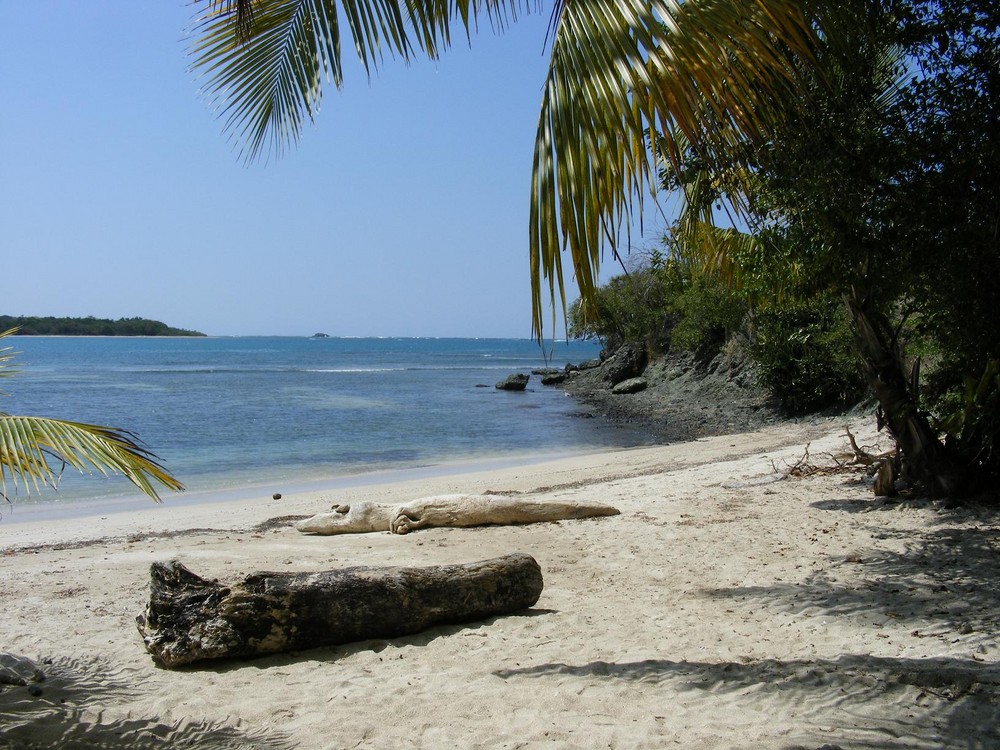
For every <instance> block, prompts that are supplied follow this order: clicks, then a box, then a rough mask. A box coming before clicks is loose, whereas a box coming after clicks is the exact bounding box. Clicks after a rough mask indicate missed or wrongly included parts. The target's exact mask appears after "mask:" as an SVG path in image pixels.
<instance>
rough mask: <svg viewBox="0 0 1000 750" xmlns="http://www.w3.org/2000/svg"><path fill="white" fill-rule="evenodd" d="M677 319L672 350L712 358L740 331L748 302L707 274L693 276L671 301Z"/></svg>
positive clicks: (672, 332) (672, 339)
mask: <svg viewBox="0 0 1000 750" xmlns="http://www.w3.org/2000/svg"><path fill="white" fill-rule="evenodd" d="M670 310H671V313H672V319H673V320H674V321H675V323H674V326H673V330H672V331H671V336H670V345H671V349H674V350H675V351H690V352H694V353H695V354H697V355H698V356H699V357H701V358H703V359H710V358H711V357H713V356H714V355H715V354H717V353H718V352H719V350H721V349H722V347H723V345H724V344H725V343H726V342H727V341H728V340H729V339H730V337H731V336H732V334H734V333H735V332H736V331H737V330H739V328H740V326H741V325H742V323H743V321H744V319H745V318H746V314H747V305H746V303H745V302H744V301H743V300H742V299H741V298H740V296H739V295H738V294H737V293H736V292H734V291H733V290H732V289H731V288H730V287H729V286H727V285H726V284H723V283H722V282H721V281H719V280H718V279H716V278H714V277H712V276H708V275H692V276H691V277H690V278H689V279H688V280H687V283H686V284H684V286H683V287H682V289H681V290H680V292H679V293H678V294H677V295H676V296H675V297H674V298H673V300H671V305H670Z"/></svg>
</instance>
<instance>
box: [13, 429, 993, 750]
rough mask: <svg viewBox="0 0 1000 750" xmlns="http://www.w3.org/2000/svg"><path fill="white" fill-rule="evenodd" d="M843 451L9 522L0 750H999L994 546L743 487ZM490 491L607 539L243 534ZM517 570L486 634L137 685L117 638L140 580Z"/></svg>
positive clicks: (640, 464) (779, 447)
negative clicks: (42, 670) (505, 607)
mask: <svg viewBox="0 0 1000 750" xmlns="http://www.w3.org/2000/svg"><path fill="white" fill-rule="evenodd" d="M855 428H856V430H858V429H859V431H860V433H861V436H862V442H867V443H869V444H870V443H871V442H872V440H873V439H874V436H873V431H872V429H871V428H866V427H865V426H863V425H860V426H859V425H855ZM842 434H843V430H842V426H841V425H840V424H839V423H833V422H826V423H818V424H804V425H778V426H775V427H773V428H769V429H767V430H763V431H760V432H756V433H751V434H745V435H735V436H727V437H720V438H712V439H707V440H699V441H697V442H694V443H688V444H679V445H672V446H665V447H659V448H645V449H637V450H629V451H622V452H613V453H602V454H598V455H591V456H585V457H575V458H569V459H562V460H559V461H555V462H553V463H548V464H539V465H533V466H527V467H523V468H510V469H503V470H499V471H490V472H484V473H479V474H466V475H460V476H452V477H438V478H432V479H422V480H418V481H411V482H404V483H398V484H393V485H384V486H375V487H362V488H357V489H354V490H349V491H337V492H336V493H316V494H313V495H303V496H292V497H285V498H284V499H282V500H279V501H272V500H269V499H268V500H266V501H261V500H259V499H254V500H248V501H245V502H230V503H226V504H224V505H216V506H184V507H171V506H170V504H169V502H168V503H167V504H166V505H165V506H163V507H157V508H143V510H142V512H136V513H123V514H116V515H109V516H106V517H103V518H102V517H96V518H89V519H66V520H62V521H48V522H45V523H44V524H40V523H18V524H3V523H2V522H0V554H2V556H0V559H2V563H3V567H2V575H0V601H2V614H0V618H2V619H0V623H2V626H0V628H2V633H3V637H2V641H0V648H3V649H6V650H8V651H12V652H15V653H19V654H23V655H26V656H29V657H32V658H37V659H45V658H51V659H52V660H53V663H52V664H51V665H50V666H49V667H48V669H49V672H50V675H51V676H50V679H49V680H48V681H47V682H45V683H43V684H42V687H43V693H42V695H41V696H38V697H32V696H30V695H28V693H27V689H26V688H24V687H17V688H9V689H7V690H5V691H4V692H2V693H0V747H48V746H52V747H90V746H94V745H98V746H100V747H106V748H118V747H121V748H126V747H127V748H133V747H156V748H166V747H178V746H185V747H188V746H196V747H205V748H246V747H260V748H264V747H298V748H306V749H308V748H349V747H377V748H401V747H403V748H405V747H422V748H448V747H458V748H476V747H483V748H514V747H518V748H520V747H543V746H544V747H547V748H548V747H554V748H597V747H601V748H604V747H611V748H636V747H649V748H663V747H681V748H736V747H739V748H747V747H749V748H758V747H759V748H798V747H802V748H819V747H822V746H826V747H829V748H833V747H840V748H845V749H846V748H937V747H963V748H986V747H1000V729H998V726H1000V688H998V685H1000V669H998V667H997V657H998V655H1000V640H998V637H997V634H996V633H997V621H998V618H1000V607H998V604H1000V587H998V582H1000V575H998V573H1000V568H998V562H997V561H998V559H1000V557H998V555H997V552H998V549H997V547H998V538H1000V537H998V536H997V531H998V524H997V523H996V522H995V521H994V520H993V519H992V518H991V517H989V516H988V515H986V514H984V513H983V514H979V513H977V511H975V510H963V511H943V510H941V509H940V508H938V506H936V505H934V504H931V503H927V502H914V503H906V504H895V503H892V504H884V503H878V502H876V501H875V499H874V498H873V496H872V495H871V494H870V491H869V490H868V489H867V488H866V487H865V486H864V485H863V484H862V481H861V480H862V475H861V474H831V475H813V476H810V477H808V478H805V479H795V478H788V479H784V480H782V481H777V482H765V481H761V480H762V479H765V478H766V477H768V475H770V474H771V473H772V464H775V465H777V466H779V467H781V466H784V465H786V464H790V463H794V462H795V461H796V460H797V459H798V458H799V457H800V456H801V455H802V451H803V447H804V446H805V444H806V443H807V442H810V441H811V443H812V445H811V455H812V462H813V463H814V464H829V463H830V462H831V460H830V458H829V456H826V455H823V454H824V453H839V452H841V451H843V450H844V449H845V446H846V441H845V440H844V439H843V438H842V437H841V435H842ZM485 490H516V491H521V492H527V493H535V494H537V495H538V496H543V497H552V498H560V499H565V498H574V499H577V500H579V501H581V502H588V501H593V502H605V503H610V504H613V505H616V506H617V507H618V508H620V509H621V511H622V514H621V515H620V516H616V517H611V518H598V519H590V520H583V521H564V522H560V523H557V524H540V525H533V526H521V527H506V528H500V527H490V528H481V529H433V530H428V531H421V532H415V533H412V534H410V535H407V536H391V535H389V534H365V535H356V536H355V535H352V536H338V537H309V536H304V535H302V534H299V533H298V532H296V531H294V530H292V529H290V528H287V527H283V528H278V529H277V530H272V531H265V532H254V531H252V530H251V529H252V528H253V527H254V525H255V524H258V523H260V522H262V521H265V520H267V519H269V518H273V517H275V516H282V515H288V514H308V513H313V512H318V511H322V510H326V509H327V508H328V507H329V506H330V505H331V504H333V503H334V502H351V501H352V500H354V499H359V498H369V499H374V500H379V501H383V502H396V501H403V500H407V499H412V498H415V497H420V496H424V495H431V494H442V493H460V492H469V493H477V492H482V491H485ZM192 529H194V530H192ZM151 532H154V533H159V532H182V533H179V534H176V535H171V536H152V537H150V536H147V534H149V533H151ZM512 551H524V552H528V553H530V554H532V555H533V556H534V557H535V558H536V559H537V560H538V561H539V563H540V564H541V567H542V570H543V574H544V578H545V590H544V591H543V593H542V597H541V599H540V600H539V602H538V604H537V605H536V606H535V607H534V608H533V609H532V610H530V611H527V612H524V613H522V614H517V615H513V616H507V617H500V618H496V619H494V620H492V621H489V622H482V623H474V624H471V625H464V626H448V627H439V628H434V629H431V630H429V631H426V632H424V633H422V634H419V635H416V636H411V637H406V638H400V639H395V640H391V641H384V640H382V641H366V642H362V643H357V644H351V645H348V646H340V647H333V648H322V649H316V650H313V651H307V652H302V653H298V654H292V655H281V656H275V657H268V658H264V659H259V660H255V661H247V662H231V663H218V664H212V663H207V664H205V665H204V666H201V667H198V668H188V669H184V670H178V671H168V670H165V669H160V668H157V667H155V666H154V665H153V663H152V661H151V660H150V658H149V656H148V655H147V654H146V652H145V651H144V649H143V645H142V641H141V639H140V638H139V635H138V633H137V632H136V629H135V625H134V619H135V616H136V615H137V614H139V613H140V612H141V611H142V610H143V608H144V605H145V601H146V599H147V597H148V568H149V564H150V562H152V561H155V560H167V559H170V558H179V559H180V560H182V561H183V562H184V563H185V564H186V565H187V566H188V567H189V568H191V569H192V570H194V571H195V572H197V573H199V574H201V575H203V576H206V577H217V578H220V579H223V580H236V579H238V578H241V577H242V576H244V575H246V574H248V573H251V572H253V571H258V570H285V571H292V570H302V571H306V570H318V569H327V568H333V567H341V566H349V565H359V564H364V565H379V564H400V565H423V564H436V563H457V562H469V561H473V560H478V559H483V558H487V557H493V556H497V555H502V554H506V553H508V552H512ZM5 743H6V744H5ZM184 743H189V744H186V745H185V744H184Z"/></svg>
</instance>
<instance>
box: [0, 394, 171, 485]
mask: <svg viewBox="0 0 1000 750" xmlns="http://www.w3.org/2000/svg"><path fill="white" fill-rule="evenodd" d="M54 465H55V467H56V468H53V466H54ZM64 465H67V466H71V467H73V468H75V469H77V470H79V471H81V472H83V473H95V472H96V473H99V474H103V475H104V476H108V475H109V474H121V475H124V476H125V477H126V478H127V479H128V480H130V481H131V482H132V483H133V484H135V485H136V486H137V487H138V488H139V489H141V490H142V491H143V492H144V493H146V494H147V495H149V496H150V497H152V498H153V499H154V500H157V501H158V500H159V495H158V494H157V492H156V489H155V488H154V486H153V482H157V483H159V484H161V485H163V486H164V487H166V488H167V489H170V490H182V489H184V485H182V484H181V483H180V482H179V481H177V480H176V479H175V478H174V477H172V476H171V475H170V474H169V473H168V472H167V471H166V469H164V468H163V466H161V465H160V463H159V462H158V460H157V457H156V456H155V455H154V454H153V453H151V452H150V451H149V450H147V449H146V448H144V447H143V446H142V445H141V443H140V442H139V441H138V439H137V438H136V437H135V435H133V434H132V433H130V432H128V431H127V430H121V429H117V428H112V427H101V426H98V425H92V424H84V423H80V422H66V421H63V420H58V419H49V418H46V417H19V416H11V415H9V414H0V491H2V492H3V494H4V496H7V494H8V490H7V485H8V481H9V482H10V483H11V484H12V485H13V487H14V489H15V490H18V489H20V488H22V487H23V488H24V489H25V491H31V490H32V489H34V490H35V491H37V490H38V489H39V487H40V486H48V487H56V486H57V485H58V482H59V475H60V474H61V472H62V467H63V466H64Z"/></svg>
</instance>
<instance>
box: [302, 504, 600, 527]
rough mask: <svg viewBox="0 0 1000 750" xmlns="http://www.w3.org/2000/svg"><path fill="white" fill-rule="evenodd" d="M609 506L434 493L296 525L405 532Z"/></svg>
mask: <svg viewBox="0 0 1000 750" xmlns="http://www.w3.org/2000/svg"><path fill="white" fill-rule="evenodd" d="M618 512H619V511H618V509H617V508H613V507H611V506H610V505H599V504H582V503H564V502H554V501H538V500H529V499H526V498H522V497H508V496H506V495H435V496H432V497H422V498H418V499H417V500H412V501H410V502H408V503H403V504H402V505H386V504H382V503H373V502H369V501H367V500H362V501H361V502H357V503H353V504H351V505H336V506H334V509H333V510H332V511H330V512H327V513H319V514H317V515H315V516H313V517H311V518H306V519H304V520H302V521H299V522H298V523H296V524H295V528H296V529H298V530H299V531H301V532H304V533H307V534H358V533H364V532H368V531H390V532H392V533H393V534H406V533H407V532H410V531H413V530H414V529H424V528H428V527H431V526H489V525H497V524H519V523H539V522H544V521H562V520H566V519H571V518H574V519H575V518H592V517H595V516H616V515H618Z"/></svg>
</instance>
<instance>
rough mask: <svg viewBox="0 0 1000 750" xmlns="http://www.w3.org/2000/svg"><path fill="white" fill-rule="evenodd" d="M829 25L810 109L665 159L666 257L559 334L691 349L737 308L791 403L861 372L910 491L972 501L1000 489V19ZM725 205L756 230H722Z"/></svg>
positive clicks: (787, 111)
mask: <svg viewBox="0 0 1000 750" xmlns="http://www.w3.org/2000/svg"><path fill="white" fill-rule="evenodd" d="M841 12H842V17H841V25H840V26H839V27H838V28H837V29H836V31H837V33H835V34H834V33H830V34H829V35H828V36H826V37H825V38H823V39H822V40H821V43H820V44H819V45H818V46H817V51H816V55H817V58H818V61H819V67H818V72H817V69H816V68H814V67H812V66H805V65H802V64H800V62H799V61H798V60H796V59H792V60H791V61H790V62H791V65H792V66H793V67H794V68H795V69H797V71H798V73H797V75H798V76H799V79H800V80H801V81H802V82H803V86H804V93H801V94H800V95H799V96H798V97H790V98H786V99H782V100H779V101H778V102H776V104H775V107H774V109H773V110H772V111H771V112H770V113H769V116H770V118H771V119H770V130H769V134H768V138H767V139H766V140H763V141H757V140H754V139H751V138H745V137H743V136H742V135H741V134H740V133H735V134H734V133H733V132H731V131H730V132H725V131H726V129H727V127H729V125H728V124H727V123H724V122H720V123H719V126H718V129H717V131H716V132H709V133H707V134H705V135H704V138H703V140H701V141H695V140H687V139H685V138H680V137H678V136H677V134H674V138H675V140H674V141H673V142H671V143H666V144H665V145H663V146H662V148H663V149H669V148H670V147H671V146H674V147H679V148H680V151H679V152H678V153H679V159H678V162H677V163H676V164H674V165H673V166H672V167H669V168H667V169H665V170H664V173H663V182H664V184H665V186H666V187H667V188H668V189H671V190H674V191H677V192H678V193H680V194H681V195H682V196H683V198H684V201H685V211H684V212H683V214H682V216H681V218H680V219H679V220H678V222H677V224H676V225H675V226H674V227H673V230H672V234H671V239H670V242H669V243H668V246H669V247H670V252H671V254H672V255H673V257H675V258H676V259H677V260H676V261H672V263H671V264H668V265H667V266H666V267H664V266H663V264H662V263H659V262H654V263H650V264H648V265H646V266H643V267H642V268H640V269H639V272H638V273H633V274H632V276H631V277H629V278H628V279H626V280H616V281H614V282H612V284H610V285H608V287H606V288H604V289H602V290H600V292H599V293H597V294H596V295H594V296H593V297H592V298H591V299H589V300H586V301H585V303H584V304H582V305H578V306H577V307H576V308H574V310H573V315H572V316H571V321H572V323H573V325H574V331H575V332H577V333H588V332H589V333H599V334H601V335H604V336H607V337H609V338H610V339H612V340H613V339H615V337H619V338H620V337H625V338H628V337H635V336H641V337H645V338H647V339H652V340H653V342H654V343H659V344H660V345H661V346H663V345H664V344H667V345H669V346H676V345H678V341H677V336H675V335H674V336H667V335H665V333H666V332H667V331H678V330H681V332H684V329H685V327H686V328H687V329H688V330H689V331H690V330H693V331H695V332H697V335H696V336H695V338H694V339H693V340H690V339H689V340H688V341H687V342H686V343H687V345H688V346H692V344H693V345H694V346H695V347H698V346H704V345H706V344H709V343H712V340H711V339H712V336H713V335H714V336H716V337H717V336H718V335H719V333H720V332H722V331H723V330H727V329H729V328H730V327H731V325H732V318H727V315H728V313H725V312H722V314H720V311H726V310H731V309H732V307H731V305H732V301H733V300H735V301H736V302H738V303H740V304H742V305H744V310H745V315H744V317H743V319H742V321H741V323H740V325H741V327H742V329H743V330H744V332H746V333H747V334H748V336H749V337H750V340H751V342H752V347H751V351H752V352H753V356H754V357H755V358H756V359H757V360H758V362H759V363H760V364H761V365H762V373H763V376H764V378H765V379H766V380H770V381H771V382H770V384H771V385H772V386H773V387H774V388H775V390H780V392H781V393H782V394H783V396H784V397H785V398H786V399H791V401H792V404H791V405H793V406H797V407H799V408H803V407H812V406H816V405H820V404H821V403H823V402H824V401H826V400H828V399H833V400H837V399H840V398H842V397H844V396H845V395H847V394H848V393H850V392H851V390H853V388H854V383H852V382H850V381H852V380H854V379H855V378H856V377H857V375H856V373H859V374H860V375H862V376H863V377H864V381H865V382H866V383H867V385H868V386H869V387H870V388H871V390H872V392H873V393H874V395H875V396H876V397H877V399H878V402H879V418H880V420H881V421H882V422H883V423H884V424H885V425H886V426H887V427H888V428H889V429H890V430H891V432H892V434H893V435H894V437H895V438H896V440H897V442H898V444H899V447H900V452H901V457H902V461H901V465H900V467H899V468H900V469H901V470H902V471H903V475H904V479H906V480H908V481H910V482H912V483H916V484H920V485H922V486H923V487H924V488H925V489H927V490H929V491H931V492H934V493H937V494H946V495H951V496H956V495H960V494H963V493H967V492H975V491H977V490H980V489H982V488H984V487H988V486H994V485H995V482H996V480H997V478H998V477H1000V445H998V440H1000V325H998V322H1000V320H998V319H1000V316H998V310H1000V284H998V283H997V279H998V278H1000V273H998V272H1000V229H998V227H1000V6H998V5H997V4H996V3H993V2H984V1H974V2H957V1H955V0H947V1H945V2H937V1H935V2H930V1H925V0H903V1H902V2H887V3H882V4H879V3H870V2H857V3H845V4H843V6H842V11H841ZM705 106H706V107H710V106H711V102H709V101H706V102H705ZM734 144H735V145H734ZM722 207H728V209H729V211H730V212H732V213H735V214H738V215H739V216H740V217H741V218H742V220H743V224H745V225H747V226H748V227H749V228H750V230H749V231H745V232H740V231H736V230H734V229H721V228H718V226H717V224H716V221H715V219H716V214H717V213H719V209H720V208H722ZM664 276H665V277H666V280H665V281H661V277H664ZM652 279H655V280H656V282H655V283H651V280H652ZM650 289H653V290H655V293H650ZM623 295H624V296H626V297H629V299H628V300H623V299H622V297H623ZM650 301H651V302H652V304H653V309H644V310H643V311H642V315H641V319H640V316H638V315H637V314H636V309H637V308H644V307H645V306H646V305H647V304H649V303H650ZM727 320H728V322H727ZM681 340H682V341H683V340H684V339H683V337H682V339H681ZM845 388H846V390H845Z"/></svg>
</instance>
